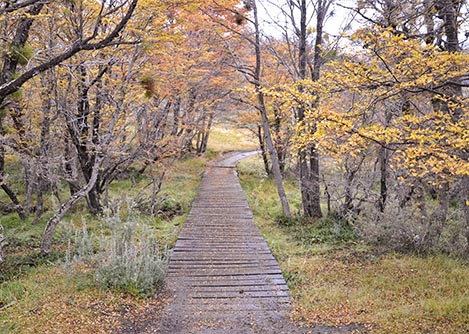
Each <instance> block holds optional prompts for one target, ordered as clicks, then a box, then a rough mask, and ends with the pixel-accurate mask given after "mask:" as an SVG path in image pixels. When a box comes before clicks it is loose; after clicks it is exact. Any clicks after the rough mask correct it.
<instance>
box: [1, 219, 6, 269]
mask: <svg viewBox="0 0 469 334" xmlns="http://www.w3.org/2000/svg"><path fill="white" fill-rule="evenodd" d="M4 241H5V237H4V236H3V225H2V224H0V265H1V264H2V262H3V261H4V259H5V256H4V255H3V242H4Z"/></svg>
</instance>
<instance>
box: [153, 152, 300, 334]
mask: <svg viewBox="0 0 469 334" xmlns="http://www.w3.org/2000/svg"><path fill="white" fill-rule="evenodd" d="M251 154H252V153H251ZM246 155H247V153H244V155H243V154H240V153H238V154H233V155H232V156H228V157H227V158H225V159H223V160H220V161H218V162H215V163H213V164H212V166H210V167H209V168H208V170H207V172H206V174H205V175H204V177H203V180H202V184H201V186H200V189H199V192H198V195H197V197H196V200H195V202H194V204H193V206H192V210H191V212H190V214H189V217H188V219H187V221H186V224H185V226H184V228H183V229H182V231H181V233H180V235H179V239H178V240H177V243H176V247H175V249H174V251H173V253H172V256H171V259H170V263H169V273H168V277H167V283H168V287H169V288H170V290H171V291H172V293H173V295H174V296H173V300H172V301H171V302H170V304H169V306H168V308H167V309H166V311H165V314H164V315H163V319H162V320H161V322H160V324H159V328H157V329H155V332H156V333H168V334H169V333H171V334H175V333H184V334H189V333H200V334H202V333H203V334H205V333H207V334H208V333H230V334H231V333H243V334H249V333H276V334H281V333H285V334H286V333H288V334H292V333H299V332H297V331H296V330H294V329H293V327H292V326H291V325H290V322H289V318H288V314H289V312H288V309H289V302H290V300H289V293H288V288H287V285H286V284H285V280H284V278H283V276H282V273H281V271H280V268H279V266H278V264H277V261H276V260H275V258H274V257H273V256H272V254H271V252H270V250H269V248H268V246H267V244H266V242H265V241H264V239H263V238H262V236H261V234H260V232H259V230H258V229H257V227H256V225H255V223H254V221H253V218H252V212H251V210H250V209H249V206H248V203H247V201H246V198H245V196H244V193H243V191H242V189H241V185H240V184H239V180H238V177H237V175H236V171H235V165H236V163H237V161H238V160H240V159H242V158H243V157H244V156H246Z"/></svg>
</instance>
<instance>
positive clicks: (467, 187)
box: [461, 175, 469, 256]
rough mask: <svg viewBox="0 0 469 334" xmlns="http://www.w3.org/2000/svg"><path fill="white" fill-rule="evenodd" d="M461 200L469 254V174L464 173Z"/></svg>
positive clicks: (467, 253) (468, 252)
mask: <svg viewBox="0 0 469 334" xmlns="http://www.w3.org/2000/svg"><path fill="white" fill-rule="evenodd" d="M462 189H463V190H462V195H461V202H462V207H463V208H464V209H463V210H464V220H465V221H466V233H465V236H466V255H467V256H469V175H464V176H463V179H462Z"/></svg>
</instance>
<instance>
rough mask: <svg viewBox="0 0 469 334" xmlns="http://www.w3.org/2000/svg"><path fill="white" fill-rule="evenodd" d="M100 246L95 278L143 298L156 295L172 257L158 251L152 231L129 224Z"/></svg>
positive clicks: (115, 230) (105, 239)
mask: <svg viewBox="0 0 469 334" xmlns="http://www.w3.org/2000/svg"><path fill="white" fill-rule="evenodd" d="M139 229H140V231H139ZM100 244H101V245H100V249H101V251H100V252H99V253H98V254H97V255H96V260H97V261H96V275H95V277H96V280H97V281H98V282H99V283H100V284H101V285H103V286H104V287H106V288H110V289H117V290H121V291H125V292H129V293H132V294H134V295H138V296H142V297H147V296H150V295H152V294H154V293H155V292H156V290H157V289H158V286H159V284H160V283H161V282H162V280H163V278H164V276H165V273H166V268H167V262H168V257H167V254H166V252H161V251H160V250H159V249H158V244H157V243H156V241H155V239H154V238H153V236H152V231H151V229H150V228H148V227H146V226H139V225H138V224H131V223H128V224H126V225H124V226H123V227H122V228H115V229H113V230H112V233H111V235H110V236H109V237H106V238H103V239H102V240H101V242H100Z"/></svg>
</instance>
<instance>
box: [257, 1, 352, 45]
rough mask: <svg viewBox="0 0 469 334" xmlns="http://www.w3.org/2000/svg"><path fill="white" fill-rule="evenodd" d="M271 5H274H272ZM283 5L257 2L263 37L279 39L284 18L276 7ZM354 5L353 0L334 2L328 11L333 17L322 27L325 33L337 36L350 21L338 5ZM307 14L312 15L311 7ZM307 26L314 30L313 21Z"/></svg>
mask: <svg viewBox="0 0 469 334" xmlns="http://www.w3.org/2000/svg"><path fill="white" fill-rule="evenodd" d="M272 3H275V4H276V5H273V4H272ZM284 3H285V1H284V0H258V11H259V19H260V22H261V25H262V29H263V32H264V34H265V35H270V36H275V37H280V36H281V35H282V32H281V29H280V27H279V25H281V26H285V18H284V17H283V15H282V14H281V11H280V9H279V8H277V7H278V6H280V5H281V4H284ZM355 3H356V1H355V0H336V1H335V4H333V5H332V6H331V9H330V10H329V12H333V13H334V15H333V16H331V17H328V19H327V20H326V22H325V25H324V30H325V32H326V33H328V34H330V35H339V34H340V32H342V31H343V30H344V28H345V27H346V26H347V25H348V24H349V23H350V21H351V16H350V15H351V14H350V13H349V11H348V10H346V9H344V8H342V7H340V6H339V4H342V5H344V6H347V7H354V6H355ZM309 14H310V15H311V14H313V7H312V6H311V8H310V9H309ZM298 20H299V19H298ZM308 26H309V27H310V28H314V27H315V26H316V22H315V20H314V19H313V20H312V21H311V22H309V25H308Z"/></svg>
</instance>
